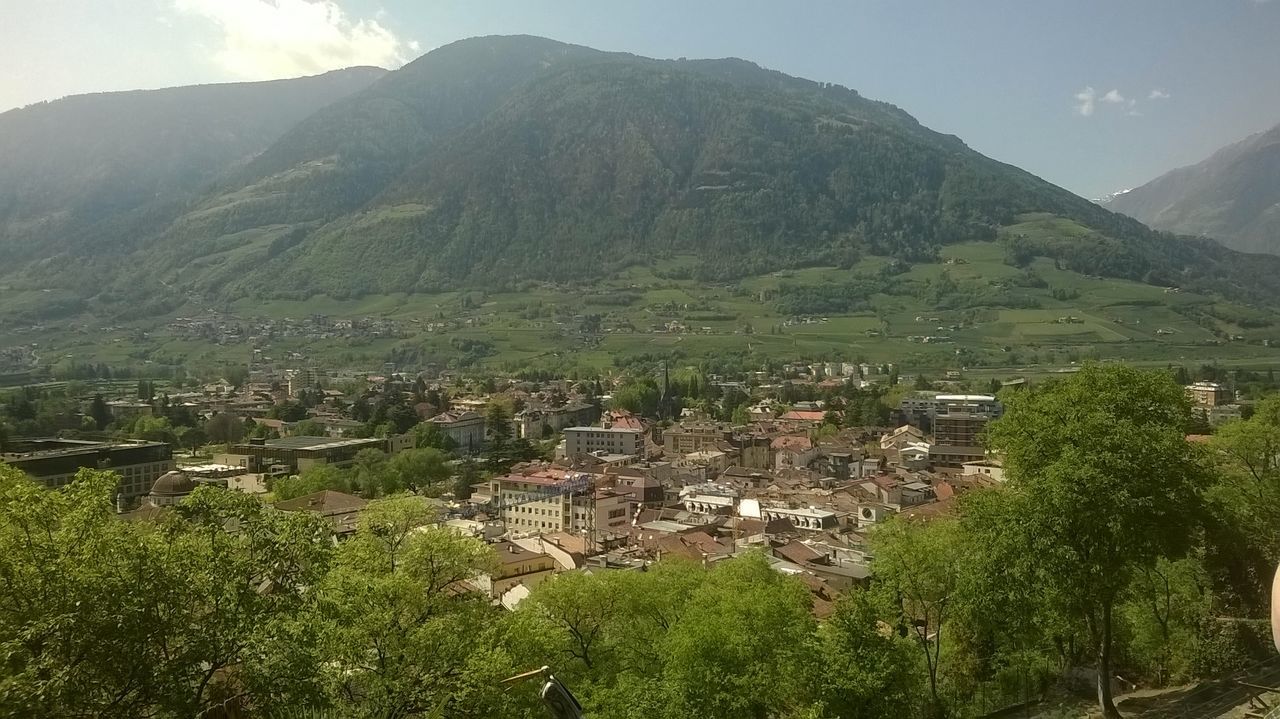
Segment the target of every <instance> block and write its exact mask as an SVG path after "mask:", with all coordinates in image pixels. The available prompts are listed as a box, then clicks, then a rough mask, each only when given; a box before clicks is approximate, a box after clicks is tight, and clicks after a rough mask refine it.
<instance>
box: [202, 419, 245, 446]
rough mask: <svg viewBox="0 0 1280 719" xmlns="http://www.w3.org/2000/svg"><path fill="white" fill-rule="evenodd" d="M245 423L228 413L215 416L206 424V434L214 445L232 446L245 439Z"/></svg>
mask: <svg viewBox="0 0 1280 719" xmlns="http://www.w3.org/2000/svg"><path fill="white" fill-rule="evenodd" d="M244 431H245V430H244V421H243V420H242V419H240V418H239V417H237V416H235V415H233V414H230V413H228V412H221V413H219V414H215V415H214V416H213V417H211V418H210V419H209V421H208V422H205V425H204V433H205V434H206V435H207V436H208V437H209V441H210V442H212V443H214V444H231V443H233V442H239V441H240V440H241V438H243V437H244Z"/></svg>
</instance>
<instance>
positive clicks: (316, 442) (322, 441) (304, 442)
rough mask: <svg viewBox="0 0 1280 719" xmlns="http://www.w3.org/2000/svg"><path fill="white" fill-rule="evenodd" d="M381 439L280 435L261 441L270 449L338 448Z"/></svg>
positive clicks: (378, 441) (373, 442)
mask: <svg viewBox="0 0 1280 719" xmlns="http://www.w3.org/2000/svg"><path fill="white" fill-rule="evenodd" d="M381 442H382V440H381V439H379V438H377V437H369V438H365V439H334V438H332V437H281V438H280V439H269V440H267V441H266V442H263V443H262V446H264V447H271V448H272V449H313V450H319V449H338V448H340V447H360V446H363V445H369V444H380V443H381Z"/></svg>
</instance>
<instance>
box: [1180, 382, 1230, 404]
mask: <svg viewBox="0 0 1280 719" xmlns="http://www.w3.org/2000/svg"><path fill="white" fill-rule="evenodd" d="M1187 394H1188V395H1190V396H1191V401H1192V402H1195V403H1196V404H1197V405H1199V406H1201V407H1217V406H1218V405H1220V404H1227V403H1229V402H1230V401H1231V392H1230V391H1229V390H1228V389H1227V388H1226V387H1223V386H1222V385H1220V384H1218V383H1217V382H1196V383H1195V384H1191V385H1187Z"/></svg>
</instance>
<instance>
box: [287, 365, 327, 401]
mask: <svg viewBox="0 0 1280 719" xmlns="http://www.w3.org/2000/svg"><path fill="white" fill-rule="evenodd" d="M319 381H320V376H319V374H318V373H317V372H316V370H315V368H314V367H303V368H301V369H296V370H293V371H292V372H290V373H289V396H290V397H297V396H298V395H299V394H301V393H302V391H303V390H310V389H315V386H316V384H317V383H318V382H319Z"/></svg>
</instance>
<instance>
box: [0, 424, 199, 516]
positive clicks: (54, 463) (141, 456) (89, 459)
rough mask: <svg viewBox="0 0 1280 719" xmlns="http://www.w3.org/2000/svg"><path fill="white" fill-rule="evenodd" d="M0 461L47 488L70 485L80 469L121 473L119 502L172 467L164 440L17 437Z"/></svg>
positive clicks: (132, 496)
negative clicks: (104, 440)
mask: <svg viewBox="0 0 1280 719" xmlns="http://www.w3.org/2000/svg"><path fill="white" fill-rule="evenodd" d="M0 462H4V463H5V464H8V465H10V466H12V467H16V468H18V469H20V470H22V471H23V472H26V473H27V474H29V475H31V476H32V477H34V478H35V479H36V480H38V481H39V482H40V483H41V484H43V485H45V486H46V487H61V486H63V485H66V484H69V483H70V482H71V480H72V479H74V478H75V476H76V473H77V472H79V471H80V470H81V469H85V468H88V469H108V470H111V471H113V472H115V473H116V474H119V475H120V484H119V486H118V487H117V490H116V494H117V497H118V498H119V499H120V500H121V502H120V503H121V504H122V505H129V504H133V503H134V500H136V499H138V498H139V497H142V496H145V495H146V494H147V493H148V492H150V491H151V487H152V485H153V484H155V481H156V480H157V479H159V478H160V476H161V475H163V474H165V473H166V472H170V471H172V470H173V469H174V464H173V449H172V448H171V447H169V445H167V444H165V443H163V442H89V441H83V440H76V439H53V438H50V439H17V440H13V441H11V442H10V443H9V451H7V452H5V453H4V454H0Z"/></svg>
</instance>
